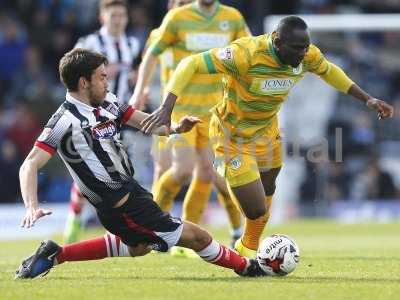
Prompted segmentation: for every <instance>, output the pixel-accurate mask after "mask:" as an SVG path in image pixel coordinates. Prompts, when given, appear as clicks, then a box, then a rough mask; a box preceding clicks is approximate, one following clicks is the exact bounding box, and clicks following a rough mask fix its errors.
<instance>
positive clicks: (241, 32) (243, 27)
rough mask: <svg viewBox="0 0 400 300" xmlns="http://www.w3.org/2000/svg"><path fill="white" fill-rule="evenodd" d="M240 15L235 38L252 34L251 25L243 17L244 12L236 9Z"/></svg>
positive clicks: (238, 15)
mask: <svg viewBox="0 0 400 300" xmlns="http://www.w3.org/2000/svg"><path fill="white" fill-rule="evenodd" d="M236 13H237V17H238V24H239V25H238V28H237V31H236V37H235V40H237V39H240V38H242V37H248V36H252V34H251V31H250V29H249V27H248V26H247V24H246V21H245V19H244V18H243V16H242V14H241V13H240V12H239V11H236Z"/></svg>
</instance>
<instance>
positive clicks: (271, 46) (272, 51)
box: [268, 32, 286, 66]
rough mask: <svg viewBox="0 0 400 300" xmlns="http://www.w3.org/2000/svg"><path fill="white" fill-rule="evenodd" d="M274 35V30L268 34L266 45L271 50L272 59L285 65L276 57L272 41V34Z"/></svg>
mask: <svg viewBox="0 0 400 300" xmlns="http://www.w3.org/2000/svg"><path fill="white" fill-rule="evenodd" d="M273 35H274V32H273V33H272V34H269V35H268V47H269V49H270V50H271V54H272V57H273V58H274V60H275V61H276V62H277V63H278V64H279V65H281V66H286V65H285V64H284V63H283V62H282V61H281V60H280V59H279V57H278V55H277V54H276V50H275V47H274V43H273V42H272V36H273Z"/></svg>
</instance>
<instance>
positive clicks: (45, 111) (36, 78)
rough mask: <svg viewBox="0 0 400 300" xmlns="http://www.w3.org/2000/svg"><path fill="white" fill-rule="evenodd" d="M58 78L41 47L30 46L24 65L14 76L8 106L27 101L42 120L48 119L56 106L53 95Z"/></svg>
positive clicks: (8, 96) (32, 110)
mask: <svg viewBox="0 0 400 300" xmlns="http://www.w3.org/2000/svg"><path fill="white" fill-rule="evenodd" d="M56 80H57V78H54V76H53V75H52V74H51V72H50V70H49V68H48V67H47V65H46V64H45V63H44V62H43V60H42V57H41V53H40V51H39V48H37V47H34V46H31V47H29V48H28V49H27V51H26V53H25V59H24V65H23V67H21V68H20V69H19V70H18V72H16V74H15V76H14V77H13V80H12V83H11V88H10V92H9V93H8V95H7V97H6V99H7V102H8V106H12V105H14V106H15V104H17V103H26V104H27V105H28V106H29V107H30V110H31V112H33V113H35V114H36V116H37V117H38V119H39V120H40V121H43V120H47V119H48V118H49V115H50V114H51V113H52V111H54V108H55V107H56V103H55V102H56V100H55V99H54V96H53V94H54V91H53V86H54V85H55V83H56Z"/></svg>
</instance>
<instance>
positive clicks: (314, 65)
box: [303, 45, 329, 75]
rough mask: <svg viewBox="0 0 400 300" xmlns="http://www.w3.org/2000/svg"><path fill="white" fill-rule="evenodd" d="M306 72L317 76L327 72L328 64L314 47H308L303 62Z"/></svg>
mask: <svg viewBox="0 0 400 300" xmlns="http://www.w3.org/2000/svg"><path fill="white" fill-rule="evenodd" d="M303 65H304V67H305V68H306V69H307V71H309V72H312V73H315V74H317V75H324V74H326V73H327V72H328V71H329V63H328V61H327V60H326V58H325V56H324V55H323V54H322V53H321V51H320V50H319V49H318V48H317V47H316V46H314V45H310V48H309V49H308V51H307V54H306V57H305V58H304V61H303Z"/></svg>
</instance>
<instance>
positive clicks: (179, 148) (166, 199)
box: [153, 135, 196, 212]
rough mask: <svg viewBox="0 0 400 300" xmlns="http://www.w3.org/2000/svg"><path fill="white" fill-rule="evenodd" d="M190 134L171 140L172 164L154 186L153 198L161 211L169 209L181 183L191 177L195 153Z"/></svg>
mask: <svg viewBox="0 0 400 300" xmlns="http://www.w3.org/2000/svg"><path fill="white" fill-rule="evenodd" d="M188 139H190V136H189V137H188V136H187V135H177V136H176V137H174V140H173V141H172V144H173V145H172V165H171V168H169V169H168V170H167V171H166V172H165V173H164V174H163V175H162V176H161V177H160V179H159V180H158V183H157V185H156V186H155V187H154V190H153V194H154V200H155V201H156V202H157V203H158V205H159V206H160V207H161V209H162V210H163V211H166V212H167V211H170V210H171V208H172V205H173V202H174V199H175V197H176V195H177V194H178V193H179V191H180V189H181V187H182V185H183V184H184V183H186V182H187V181H188V178H191V176H192V172H193V168H194V162H195V157H196V153H195V150H194V148H193V147H192V146H191V145H190V142H188Z"/></svg>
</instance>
